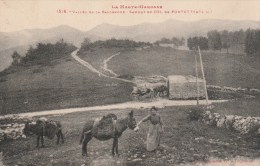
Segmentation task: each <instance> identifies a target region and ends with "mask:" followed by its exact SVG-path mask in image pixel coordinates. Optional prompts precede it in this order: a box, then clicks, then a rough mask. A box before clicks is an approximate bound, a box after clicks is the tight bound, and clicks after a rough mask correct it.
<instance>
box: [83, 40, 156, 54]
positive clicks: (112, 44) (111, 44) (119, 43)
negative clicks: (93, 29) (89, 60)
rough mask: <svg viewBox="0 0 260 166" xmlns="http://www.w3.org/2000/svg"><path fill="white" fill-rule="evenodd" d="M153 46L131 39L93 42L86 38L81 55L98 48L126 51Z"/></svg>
mask: <svg viewBox="0 0 260 166" xmlns="http://www.w3.org/2000/svg"><path fill="white" fill-rule="evenodd" d="M151 45H152V44H151V43H149V42H136V41H133V40H130V39H115V38H112V39H108V40H104V41H102V40H98V41H94V42H92V41H91V40H90V39H89V38H85V39H84V41H83V42H82V43H81V47H80V50H79V53H81V52H84V51H89V50H91V49H94V48H96V47H99V48H102V47H103V48H124V49H129V48H130V49H131V48H137V47H145V46H151Z"/></svg>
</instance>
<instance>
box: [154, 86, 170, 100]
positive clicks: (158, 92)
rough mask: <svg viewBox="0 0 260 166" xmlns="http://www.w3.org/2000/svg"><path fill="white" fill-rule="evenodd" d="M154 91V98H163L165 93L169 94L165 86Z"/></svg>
mask: <svg viewBox="0 0 260 166" xmlns="http://www.w3.org/2000/svg"><path fill="white" fill-rule="evenodd" d="M153 91H154V97H156V96H159V97H162V96H164V94H165V93H167V94H168V88H167V87H166V86H165V85H161V86H158V87H155V88H154V89H153Z"/></svg>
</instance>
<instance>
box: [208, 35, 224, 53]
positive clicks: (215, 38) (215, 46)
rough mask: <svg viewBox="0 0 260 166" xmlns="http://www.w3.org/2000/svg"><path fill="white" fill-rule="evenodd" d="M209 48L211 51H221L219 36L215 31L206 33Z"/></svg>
mask: <svg viewBox="0 0 260 166" xmlns="http://www.w3.org/2000/svg"><path fill="white" fill-rule="evenodd" d="M207 36H208V43H209V48H210V49H212V50H221V47H222V44H221V36H220V33H219V32H218V31H216V30H214V31H209V32H208V33H207Z"/></svg>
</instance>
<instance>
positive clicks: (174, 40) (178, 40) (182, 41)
mask: <svg viewBox="0 0 260 166" xmlns="http://www.w3.org/2000/svg"><path fill="white" fill-rule="evenodd" d="M154 44H155V45H160V44H174V45H175V46H176V47H179V46H183V45H185V39H184V38H183V37H182V38H178V37H172V38H171V39H169V38H165V37H163V38H162V39H161V40H157V41H155V42H154Z"/></svg>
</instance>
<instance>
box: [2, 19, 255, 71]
mask: <svg viewBox="0 0 260 166" xmlns="http://www.w3.org/2000/svg"><path fill="white" fill-rule="evenodd" d="M248 28H252V29H256V28H260V21H247V20H246V21H232V20H217V19H213V20H200V21H193V22H185V21H179V20H167V21H164V22H161V23H142V24H138V25H133V26H118V25H112V24H107V23H104V24H100V25H98V26H96V27H94V28H93V29H91V30H89V31H85V32H84V31H81V30H78V29H76V28H72V27H70V26H66V25H61V26H58V27H54V28H50V29H26V30H22V31H17V32H0V61H1V63H0V71H1V70H2V69H3V68H5V67H6V66H8V65H9V64H10V60H11V59H10V57H8V56H10V55H8V54H9V53H10V52H12V51H14V50H15V48H22V50H23V51H24V50H25V48H27V49H28V47H29V46H30V45H34V44H36V43H38V42H44V43H46V42H49V43H54V42H56V41H58V40H59V39H61V38H63V39H64V40H65V41H66V42H71V43H73V44H74V45H75V46H78V47H79V46H80V44H81V42H82V41H83V39H84V38H85V37H88V38H90V39H91V40H92V41H95V40H100V39H109V38H117V39H125V38H128V39H132V40H136V41H145V42H154V41H156V40H159V39H161V38H162V37H173V36H176V37H184V38H187V37H190V36H195V35H203V36H205V35H206V34H207V32H208V31H210V30H214V29H217V30H224V29H226V30H229V31H234V30H240V29H244V30H245V29H248ZM18 53H20V52H19V49H18ZM20 54H23V52H22V53H20Z"/></svg>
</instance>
